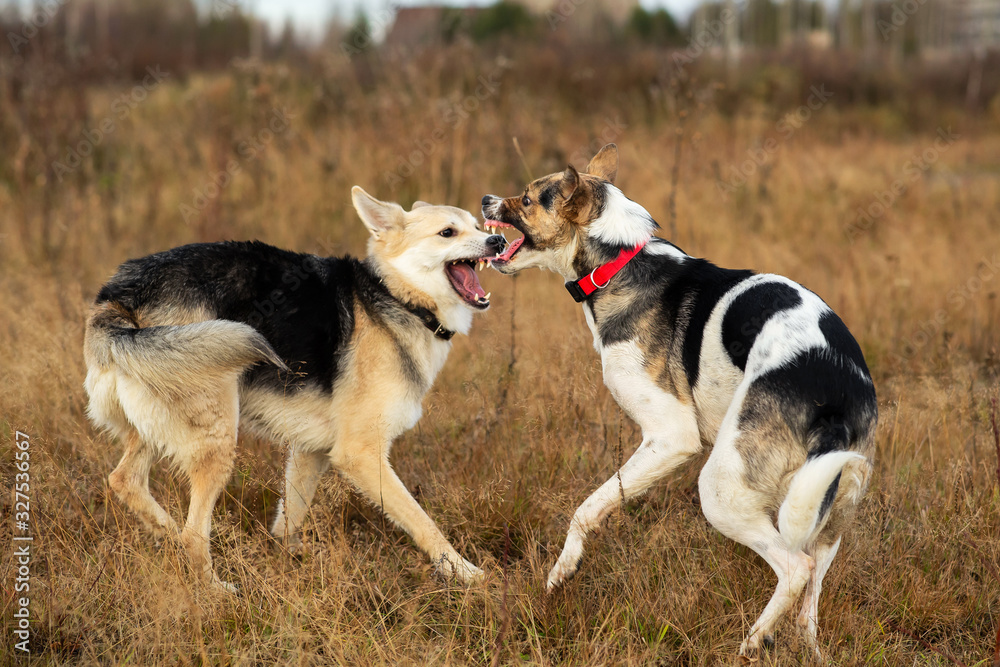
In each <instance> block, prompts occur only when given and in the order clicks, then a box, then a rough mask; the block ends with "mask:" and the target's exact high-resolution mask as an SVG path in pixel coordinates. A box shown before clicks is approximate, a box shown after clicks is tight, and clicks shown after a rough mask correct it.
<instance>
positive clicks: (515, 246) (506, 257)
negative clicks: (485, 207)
mask: <svg viewBox="0 0 1000 667" xmlns="http://www.w3.org/2000/svg"><path fill="white" fill-rule="evenodd" d="M483 226H484V227H485V228H486V231H487V232H489V231H492V232H494V233H495V232H496V231H497V230H498V229H513V230H515V231H518V232H520V231H521V230H520V229H518V228H517V227H515V226H514V225H512V224H510V223H508V222H500V221H499V220H486V222H485V223H483ZM501 233H502V232H501ZM521 234H522V236H521V238H519V239H517V240H515V241H512V242H510V243H508V244H507V248H506V250H504V251H503V252H502V253H500V254H499V255H496V256H495V257H490V258H489V261H490V263H491V264H507V263H508V262H510V260H512V259H513V258H514V255H515V254H516V253H517V251H518V250H520V249H521V246H523V245H524V242H525V241H526V240H527V238H528V235H527V234H524V232H521Z"/></svg>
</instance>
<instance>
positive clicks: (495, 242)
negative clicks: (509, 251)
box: [486, 234, 507, 254]
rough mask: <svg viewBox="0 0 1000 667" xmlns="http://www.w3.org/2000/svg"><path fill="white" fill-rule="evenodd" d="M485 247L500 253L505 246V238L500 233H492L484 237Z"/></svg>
mask: <svg viewBox="0 0 1000 667" xmlns="http://www.w3.org/2000/svg"><path fill="white" fill-rule="evenodd" d="M486 247H487V248H489V249H490V250H494V251H496V253H497V254H500V253H502V252H503V251H504V249H505V248H506V247H507V239H505V238H504V237H503V235H502V234H494V235H493V236H490V237H488V238H487V239H486Z"/></svg>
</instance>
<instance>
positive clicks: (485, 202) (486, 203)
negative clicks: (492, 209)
mask: <svg viewBox="0 0 1000 667" xmlns="http://www.w3.org/2000/svg"><path fill="white" fill-rule="evenodd" d="M492 203H493V195H485V196H484V197H483V208H485V207H487V206H489V205H490V204H492Z"/></svg>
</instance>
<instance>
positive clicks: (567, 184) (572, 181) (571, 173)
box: [559, 165, 580, 202]
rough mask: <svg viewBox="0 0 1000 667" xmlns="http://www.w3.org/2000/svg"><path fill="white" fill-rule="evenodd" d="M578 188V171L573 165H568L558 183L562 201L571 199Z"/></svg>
mask: <svg viewBox="0 0 1000 667" xmlns="http://www.w3.org/2000/svg"><path fill="white" fill-rule="evenodd" d="M579 189H580V172H578V171H577V170H576V167H574V166H573V165H569V166H567V167H566V171H564V172H563V177H562V181H561V182H560V183H559V194H561V195H562V198H563V201H567V202H568V201H570V200H571V199H573V197H574V196H575V195H576V193H577V191H578V190H579Z"/></svg>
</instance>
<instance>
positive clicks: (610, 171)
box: [587, 144, 618, 183]
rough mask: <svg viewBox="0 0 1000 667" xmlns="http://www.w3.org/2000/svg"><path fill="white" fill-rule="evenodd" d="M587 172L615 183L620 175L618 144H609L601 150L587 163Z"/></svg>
mask: <svg viewBox="0 0 1000 667" xmlns="http://www.w3.org/2000/svg"><path fill="white" fill-rule="evenodd" d="M587 173H588V174H590V175H591V176H597V177H598V178H603V179H604V180H606V181H607V182H608V183H614V182H615V178H616V177H617V176H618V146H616V145H615V144H608V145H607V146H605V147H604V148H602V149H601V150H599V151H598V152H597V155H595V156H594V158H593V159H592V160H591V161H590V164H588V165H587Z"/></svg>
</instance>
